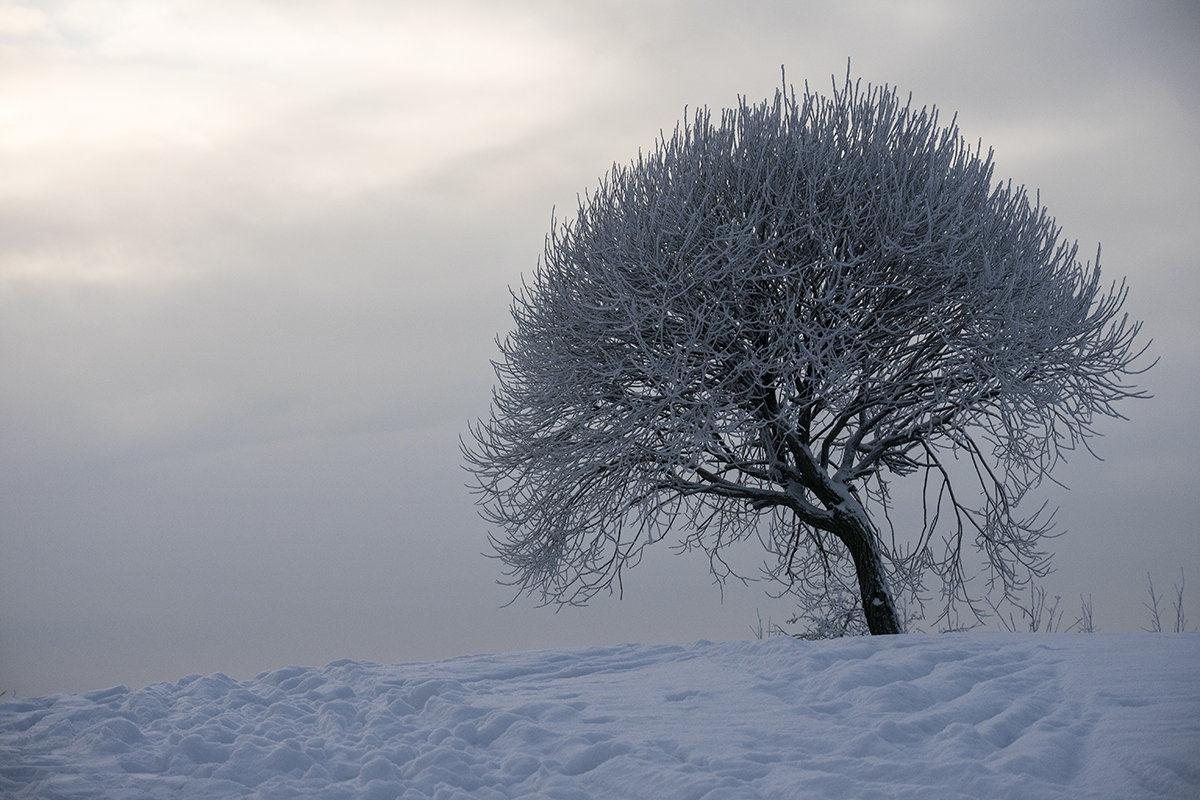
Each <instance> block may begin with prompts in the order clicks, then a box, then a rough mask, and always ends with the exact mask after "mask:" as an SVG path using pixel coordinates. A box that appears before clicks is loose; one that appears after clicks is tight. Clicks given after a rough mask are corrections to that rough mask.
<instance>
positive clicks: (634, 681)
mask: <svg viewBox="0 0 1200 800" xmlns="http://www.w3.org/2000/svg"><path fill="white" fill-rule="evenodd" d="M0 796H4V797H17V798H39V800H42V799H47V800H48V799H50V798H83V797H104V798H163V797H180V798H237V797H255V798H294V797H320V798H355V799H356V800H357V799H358V798H363V799H364V800H371V799H382V798H387V800H392V799H393V798H405V799H408V798H433V797H437V798H453V797H472V798H506V797H544V798H560V799H561V800H568V799H571V800H574V799H576V798H578V799H581V800H582V799H583V798H709V799H710V800H717V798H756V797H762V798H792V797H794V798H807V797H811V798H869V797H877V798H921V800H926V799H927V798H939V799H940V800H946V799H947V798H989V800H995V799H996V798H1019V800H1034V798H1046V797H1054V798H1067V797H1069V798H1122V800H1126V799H1127V798H1151V797H1165V798H1195V797H1200V635H1197V634H1171V635H1167V634H1159V635H1151V634H1113V635H1108V634H1091V635H1086V634H1064V635H1055V634H957V635H943V636H896V637H882V638H857V639H841V640H836V641H822V642H805V641H798V640H794V639H790V638H783V637H780V638H772V639H766V640H763V641H751V642H729V643H723V644H712V643H708V642H700V643H696V644H690V645H660V646H646V645H625V646H619V647H599V648H590V649H579V650H548V651H539V652H529V653H508V654H501V655H490V656H474V657H468V658H458V659H452V660H449V661H439V662H434V663H424V664H396V665H388V666H384V665H377V664H368V663H362V662H355V661H339V662H335V663H333V664H330V665H328V666H326V667H322V668H313V667H287V668H285V669H279V670H275V671H272V672H265V673H263V674H261V675H259V676H257V677H255V678H253V679H252V680H247V681H238V680H233V679H232V678H229V677H227V676H225V675H221V674H217V675H211V676H208V677H201V676H199V675H193V676H190V677H187V678H184V679H183V680H181V681H179V682H177V683H160V684H155V685H152V686H148V687H146V688H144V689H136V690H135V689H128V688H126V687H118V688H115V689H108V690H105V691H97V692H88V693H86V694H60V695H53V696H49V697H41V698H31V699H22V698H18V699H13V700H10V701H8V702H6V703H3V704H0Z"/></svg>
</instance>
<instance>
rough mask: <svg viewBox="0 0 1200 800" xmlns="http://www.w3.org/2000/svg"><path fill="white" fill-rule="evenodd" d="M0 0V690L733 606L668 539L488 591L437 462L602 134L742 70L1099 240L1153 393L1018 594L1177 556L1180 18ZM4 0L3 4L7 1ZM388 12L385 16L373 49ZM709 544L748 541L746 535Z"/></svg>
mask: <svg viewBox="0 0 1200 800" xmlns="http://www.w3.org/2000/svg"><path fill="white" fill-rule="evenodd" d="M119 5H120V6H121V7H122V8H123V9H124V11H123V12H122V13H124V14H126V15H127V16H125V17H122V18H117V17H114V16H112V14H113V13H115V12H114V6H113V5H111V4H107V3H90V2H89V3H84V2H67V3H61V4H54V5H50V6H41V5H32V4H27V5H20V6H15V5H14V6H11V7H10V8H9V9H8V10H7V11H6V12H5V14H7V15H8V16H3V15H0V57H2V58H3V59H4V61H5V63H6V64H9V65H19V66H13V67H11V68H9V69H6V77H5V79H4V80H3V81H0V108H5V109H8V111H6V112H0V171H2V172H3V174H5V175H6V180H5V182H4V185H3V186H0V367H2V368H3V371H4V374H5V380H4V381H3V382H0V442H2V443H3V447H2V448H0V520H2V521H3V528H2V529H0V544H2V545H3V552H4V557H3V558H0V689H7V690H9V691H16V692H22V693H42V692H49V691H59V690H69V689H87V688H95V687H99V686H102V685H107V684H115V683H129V684H137V683H145V682H149V681H152V680H162V679H171V678H175V677H178V676H179V675H182V674H185V673H187V672H193V671H213V670H223V671H226V672H229V673H232V674H235V675H241V674H248V673H251V672H253V671H256V670H259V669H266V668H270V667H275V666H279V665H281V664H283V663H285V662H295V661H301V662H307V663H314V662H321V661H328V660H332V659H336V658H340V657H356V658H369V659H376V660H403V659H416V658H431V657H438V656H447V655H453V654H456V653H465V652H479V651H493V650H507V649H517V648H525V647H542V646H559V645H573V644H584V643H601V642H611V641H618V640H635V639H641V640H658V641H671V640H682V639H695V638H701V637H706V638H712V639H720V638H728V637H741V636H745V635H748V633H749V628H750V626H751V625H752V624H753V623H754V622H755V610H756V609H759V610H761V611H762V612H763V616H764V617H766V616H771V617H773V618H774V619H775V620H776V621H778V620H780V619H782V618H784V617H785V616H786V615H787V614H788V613H789V611H790V610H791V609H790V608H789V606H788V605H787V603H786V602H785V601H779V602H772V601H771V600H770V599H769V598H767V597H766V595H765V594H764V593H763V590H764V588H765V587H763V586H761V585H757V586H750V587H748V588H743V587H740V586H731V587H728V589H727V591H726V594H725V601H724V604H722V602H721V594H720V592H719V591H718V590H717V589H716V588H714V587H713V586H711V583H710V579H709V578H708V577H707V575H706V574H705V571H704V569H705V564H704V563H703V560H702V559H699V558H692V557H675V556H673V555H672V554H671V553H670V551H669V549H667V548H665V547H664V548H662V549H661V552H657V553H655V554H653V555H652V556H651V557H649V558H648V559H647V563H645V564H643V565H642V566H641V567H639V568H638V569H637V570H635V571H634V572H633V573H632V574H631V575H630V576H629V579H628V580H627V582H626V588H627V595H628V596H627V598H626V600H624V601H620V602H618V601H617V600H615V599H612V600H608V599H605V600H601V601H598V602H596V603H595V604H594V605H593V606H592V607H590V608H587V609H570V610H567V611H563V612H562V613H559V614H554V613H553V612H551V611H549V610H545V609H534V608H532V607H531V603H530V602H528V601H525V600H522V601H518V602H517V603H516V604H515V605H514V606H512V607H509V608H500V605H501V604H502V603H504V602H506V601H507V600H509V599H510V595H509V594H508V592H507V590H506V589H504V588H503V587H498V586H496V585H495V584H494V581H495V579H496V578H497V577H498V576H499V570H498V565H497V564H495V563H494V562H492V561H490V560H488V559H486V558H483V557H482V556H481V555H480V554H481V553H482V552H483V551H484V550H485V549H486V533H487V531H486V527H485V526H484V524H483V523H482V522H481V521H480V520H479V519H478V518H477V517H476V516H475V514H474V509H473V507H472V505H471V498H470V496H469V495H468V494H467V492H466V491H465V489H463V486H462V485H463V483H464V481H465V475H464V474H463V473H462V471H461V469H460V467H459V456H458V450H457V447H458V436H459V435H460V434H461V433H462V432H463V431H464V430H465V428H466V423H467V421H468V420H469V419H471V418H474V417H477V416H480V415H483V414H486V413H487V408H488V400H489V394H488V393H489V390H490V387H491V383H492V374H491V370H490V367H489V365H488V360H489V359H490V358H492V357H494V356H495V348H494V346H493V343H492V339H493V337H494V336H495V335H496V334H497V333H502V332H503V331H505V330H506V329H507V328H508V319H507V315H506V312H507V303H508V295H507V288H506V287H507V286H508V285H509V284H514V283H516V282H518V281H519V278H520V275H521V273H522V272H526V273H527V272H529V271H530V270H531V269H532V268H533V267H534V265H535V263H536V259H537V256H538V254H539V252H540V250H541V245H542V238H543V236H544V235H545V233H546V231H547V226H548V224H549V221H550V211H551V207H552V206H557V208H558V210H559V213H560V215H561V214H563V213H569V212H570V211H571V209H572V208H573V207H574V204H575V199H576V195H577V193H579V192H582V191H584V190H585V189H587V188H589V187H590V186H593V185H594V184H595V182H596V180H597V178H598V177H599V176H600V175H601V174H602V173H603V172H604V171H605V170H606V169H607V168H608V167H609V166H610V165H611V163H612V162H613V161H622V162H623V161H626V160H628V159H630V158H632V157H634V156H635V155H636V153H637V150H638V148H639V147H642V148H647V147H650V146H652V144H653V141H654V138H655V136H656V135H657V134H658V132H659V130H660V129H669V128H671V127H672V126H673V125H674V124H675V123H676V121H677V120H678V119H679V118H680V115H681V113H682V111H683V108H684V106H685V105H688V106H691V107H693V108H694V107H695V106H697V105H699V104H703V103H708V104H712V105H714V106H723V105H729V104H732V103H734V102H736V99H737V96H738V95H739V94H745V95H746V96H747V97H748V98H749V99H751V100H756V99H758V98H760V97H765V96H768V95H770V94H771V93H773V91H774V90H775V87H776V85H777V84H778V82H779V66H780V64H782V63H786V65H787V71H788V77H789V79H790V80H792V81H795V82H802V81H803V80H805V79H808V80H810V82H811V83H812V84H813V85H814V86H824V85H826V84H827V82H828V81H829V78H830V76H831V75H832V74H838V75H840V74H843V73H844V71H845V68H846V59H847V57H850V58H851V59H852V60H853V66H854V71H855V73H856V74H859V75H862V76H863V77H864V79H867V80H871V81H875V82H890V83H893V84H896V85H898V86H900V88H901V89H903V90H905V91H912V92H913V93H914V99H915V102H917V103H918V104H927V103H928V104H937V105H938V106H939V107H940V108H942V109H943V113H944V115H945V118H946V119H949V116H950V115H951V114H953V113H954V112H955V111H957V112H958V113H959V123H960V126H961V128H962V131H963V133H964V135H965V136H967V137H968V138H970V139H974V138H976V137H982V139H983V141H984V144H985V146H986V145H992V146H994V147H995V149H996V158H997V164H998V168H997V172H998V175H1004V176H1008V175H1011V176H1013V177H1014V178H1015V179H1016V180H1018V181H1020V182H1026V183H1029V184H1030V185H1031V186H1033V185H1036V186H1039V187H1040V188H1041V189H1042V192H1043V200H1044V201H1045V202H1046V203H1047V204H1048V205H1049V206H1050V208H1051V210H1052V211H1053V212H1054V213H1056V214H1057V215H1058V218H1059V221H1060V222H1061V223H1062V224H1063V225H1064V229H1065V233H1066V235H1068V236H1069V237H1072V238H1076V237H1077V238H1079V239H1080V242H1081V246H1082V247H1083V249H1084V250H1085V251H1088V252H1090V251H1091V250H1092V249H1093V248H1094V245H1095V243H1096V242H1097V241H1101V242H1103V244H1104V263H1105V265H1106V269H1107V270H1108V272H1109V274H1111V275H1113V276H1114V277H1116V276H1120V275H1128V276H1129V280H1130V285H1131V296H1130V306H1129V307H1130V311H1131V312H1132V313H1133V314H1135V315H1136V316H1139V317H1143V318H1145V319H1146V323H1147V332H1148V333H1149V334H1151V335H1152V336H1154V337H1155V339H1156V344H1155V348H1154V350H1155V353H1157V354H1161V355H1163V361H1162V363H1161V364H1160V365H1159V366H1158V367H1156V368H1155V370H1154V371H1153V372H1151V373H1150V374H1149V375H1147V376H1146V378H1145V383H1146V385H1147V387H1148V388H1150V389H1151V390H1152V391H1153V392H1155V393H1156V394H1157V395H1158V396H1157V398H1156V399H1154V400H1152V401H1148V402H1146V403H1141V404H1134V405H1133V406H1131V407H1130V408H1127V409H1125V410H1126V411H1127V413H1128V414H1129V415H1130V417H1131V419H1130V421H1129V422H1128V423H1125V424H1121V425H1117V424H1113V425H1111V426H1107V427H1106V428H1105V432H1106V433H1108V434H1109V435H1108V436H1106V437H1105V438H1103V439H1101V440H1100V441H1099V442H1098V443H1097V447H1098V450H1099V452H1100V453H1101V454H1102V455H1104V456H1105V457H1106V458H1107V459H1108V460H1107V461H1106V462H1104V463H1100V462H1093V461H1091V460H1090V459H1089V458H1085V457H1084V454H1080V457H1079V458H1077V459H1076V460H1074V461H1073V462H1072V463H1071V464H1069V465H1068V466H1067V469H1066V470H1064V473H1063V475H1062V477H1064V478H1065V480H1066V481H1067V482H1068V483H1069V484H1070V485H1071V486H1072V487H1074V488H1073V489H1072V490H1071V491H1070V492H1067V493H1052V494H1051V498H1052V499H1053V500H1054V501H1055V502H1060V503H1061V504H1062V507H1063V508H1062V512H1061V515H1060V519H1061V521H1062V523H1063V525H1064V527H1066V528H1069V529H1070V530H1071V533H1070V534H1068V535H1067V536H1065V537H1063V538H1062V539H1060V540H1059V542H1058V543H1057V548H1056V549H1057V550H1058V552H1059V559H1058V561H1057V563H1058V566H1059V568H1060V573H1059V574H1058V575H1057V576H1055V578H1054V581H1055V583H1054V587H1053V588H1055V590H1057V591H1061V592H1063V593H1064V594H1066V595H1067V596H1068V597H1073V596H1074V595H1075V594H1077V593H1079V592H1084V593H1088V592H1091V593H1093V594H1094V595H1095V605H1096V614H1097V622H1098V624H1099V625H1100V626H1101V627H1102V628H1105V629H1107V630H1114V629H1121V628H1124V629H1136V628H1137V627H1138V625H1140V624H1142V623H1143V622H1144V614H1142V613H1141V611H1140V603H1141V601H1142V591H1143V583H1142V581H1143V575H1144V573H1145V572H1146V571H1148V570H1149V571H1153V572H1154V574H1155V576H1156V580H1158V581H1159V582H1160V583H1161V582H1169V581H1171V580H1173V579H1175V578H1176V575H1175V572H1174V570H1176V569H1177V568H1178V567H1179V566H1180V565H1183V566H1184V567H1185V568H1187V569H1189V570H1190V571H1191V572H1193V573H1196V572H1197V570H1196V569H1195V568H1196V566H1197V565H1200V549H1198V548H1200V545H1198V544H1197V539H1196V537H1195V535H1194V523H1193V522H1192V520H1193V519H1195V517H1196V514H1197V512H1200V507H1198V501H1197V499H1196V494H1195V492H1194V491H1193V490H1192V489H1191V487H1190V485H1189V482H1190V476H1191V473H1192V472H1193V471H1194V468H1195V464H1196V457H1195V453H1196V452H1200V446H1198V445H1200V442H1198V441H1197V434H1196V433H1195V430H1194V426H1192V425H1191V424H1190V417H1191V415H1192V411H1191V407H1192V405H1194V400H1193V399H1194V398H1195V397H1196V396H1197V391H1200V386H1197V378H1196V377H1195V376H1196V375H1197V374H1200V364H1198V363H1197V354H1196V350H1195V348H1194V347H1193V346H1192V341H1191V339H1192V331H1193V329H1194V327H1195V311H1194V309H1195V305H1196V301H1197V300H1198V299H1200V297H1198V294H1200V292H1198V288H1200V283H1198V282H1197V279H1196V277H1195V275H1196V272H1195V265H1196V259H1195V255H1194V249H1193V248H1192V244H1191V241H1190V233H1191V228H1192V220H1193V219H1194V218H1195V215H1196V210H1197V207H1198V205H1200V203H1198V202H1197V201H1198V200H1200V198H1198V197H1197V189H1196V188H1195V187H1196V186H1197V185H1200V184H1198V183H1197V181H1196V178H1197V176H1198V174H1200V164H1198V163H1197V158H1198V157H1197V155H1196V154H1195V150H1194V147H1193V146H1192V143H1191V141H1190V139H1191V132H1192V131H1194V130H1195V129H1196V123H1197V121H1198V120H1197V116H1198V112H1200V103H1198V102H1197V100H1198V97H1197V80H1196V78H1195V77H1194V76H1195V75H1197V74H1200V70H1198V69H1196V67H1197V66H1198V65H1197V64H1196V61H1197V55H1196V53H1195V49H1194V47H1193V46H1192V43H1193V42H1194V41H1195V40H1196V39H1195V34H1196V33H1197V17H1196V14H1195V13H1194V12H1191V11H1190V10H1189V9H1188V8H1186V7H1185V6H1184V5H1182V4H1171V3H1161V4H1160V3H1149V4H1146V3H1137V4H1133V3H1105V4H1096V3H1062V4H1055V5H1053V6H1051V7H1046V6H1045V5H1044V4H1038V3H1029V4H1024V3H1017V4H1013V3H1008V4H983V3H980V4H974V3H949V2H929V3H904V4H892V3H865V2H864V3H847V4H842V5H840V6H838V7H837V8H830V9H824V8H815V7H812V6H810V5H809V4H795V3H784V2H763V3H755V4H750V5H747V4H744V3H733V2H711V3H703V4H696V3H669V2H656V3H603V4H578V3H576V4H561V3H540V2H529V3H521V4H505V6H504V7H503V8H504V11H503V12H501V11H498V10H496V9H498V8H499V7H498V6H495V5H494V4H482V3H471V2H461V3H455V4H451V5H445V6H442V7H439V8H440V9H441V10H439V11H438V12H436V13H426V12H424V11H423V10H422V9H421V8H420V7H419V6H418V5H416V4H392V3H375V2H359V3H352V4H349V5H347V6H339V9H340V10H339V11H338V13H337V14H334V13H333V12H332V11H331V10H330V9H331V8H332V7H325V6H320V5H312V4H309V5H304V6H297V5H279V4H272V3H250V4H243V3H239V4H225V3H203V4H200V3H195V4H192V3H181V4H173V5H164V4H159V3H146V4H136V3H126V4H119ZM18 11H19V12H20V13H17V12H18ZM404 43H408V45H409V49H408V50H405V49H404V47H402V46H401V45H402V44H404ZM736 557H737V558H738V559H739V563H743V564H745V565H747V567H748V568H749V569H751V570H752V569H753V567H754V565H755V564H756V563H757V558H758V555H757V553H755V552H754V550H753V549H752V548H751V549H747V550H746V551H745V552H744V553H740V554H737V556H736Z"/></svg>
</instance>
